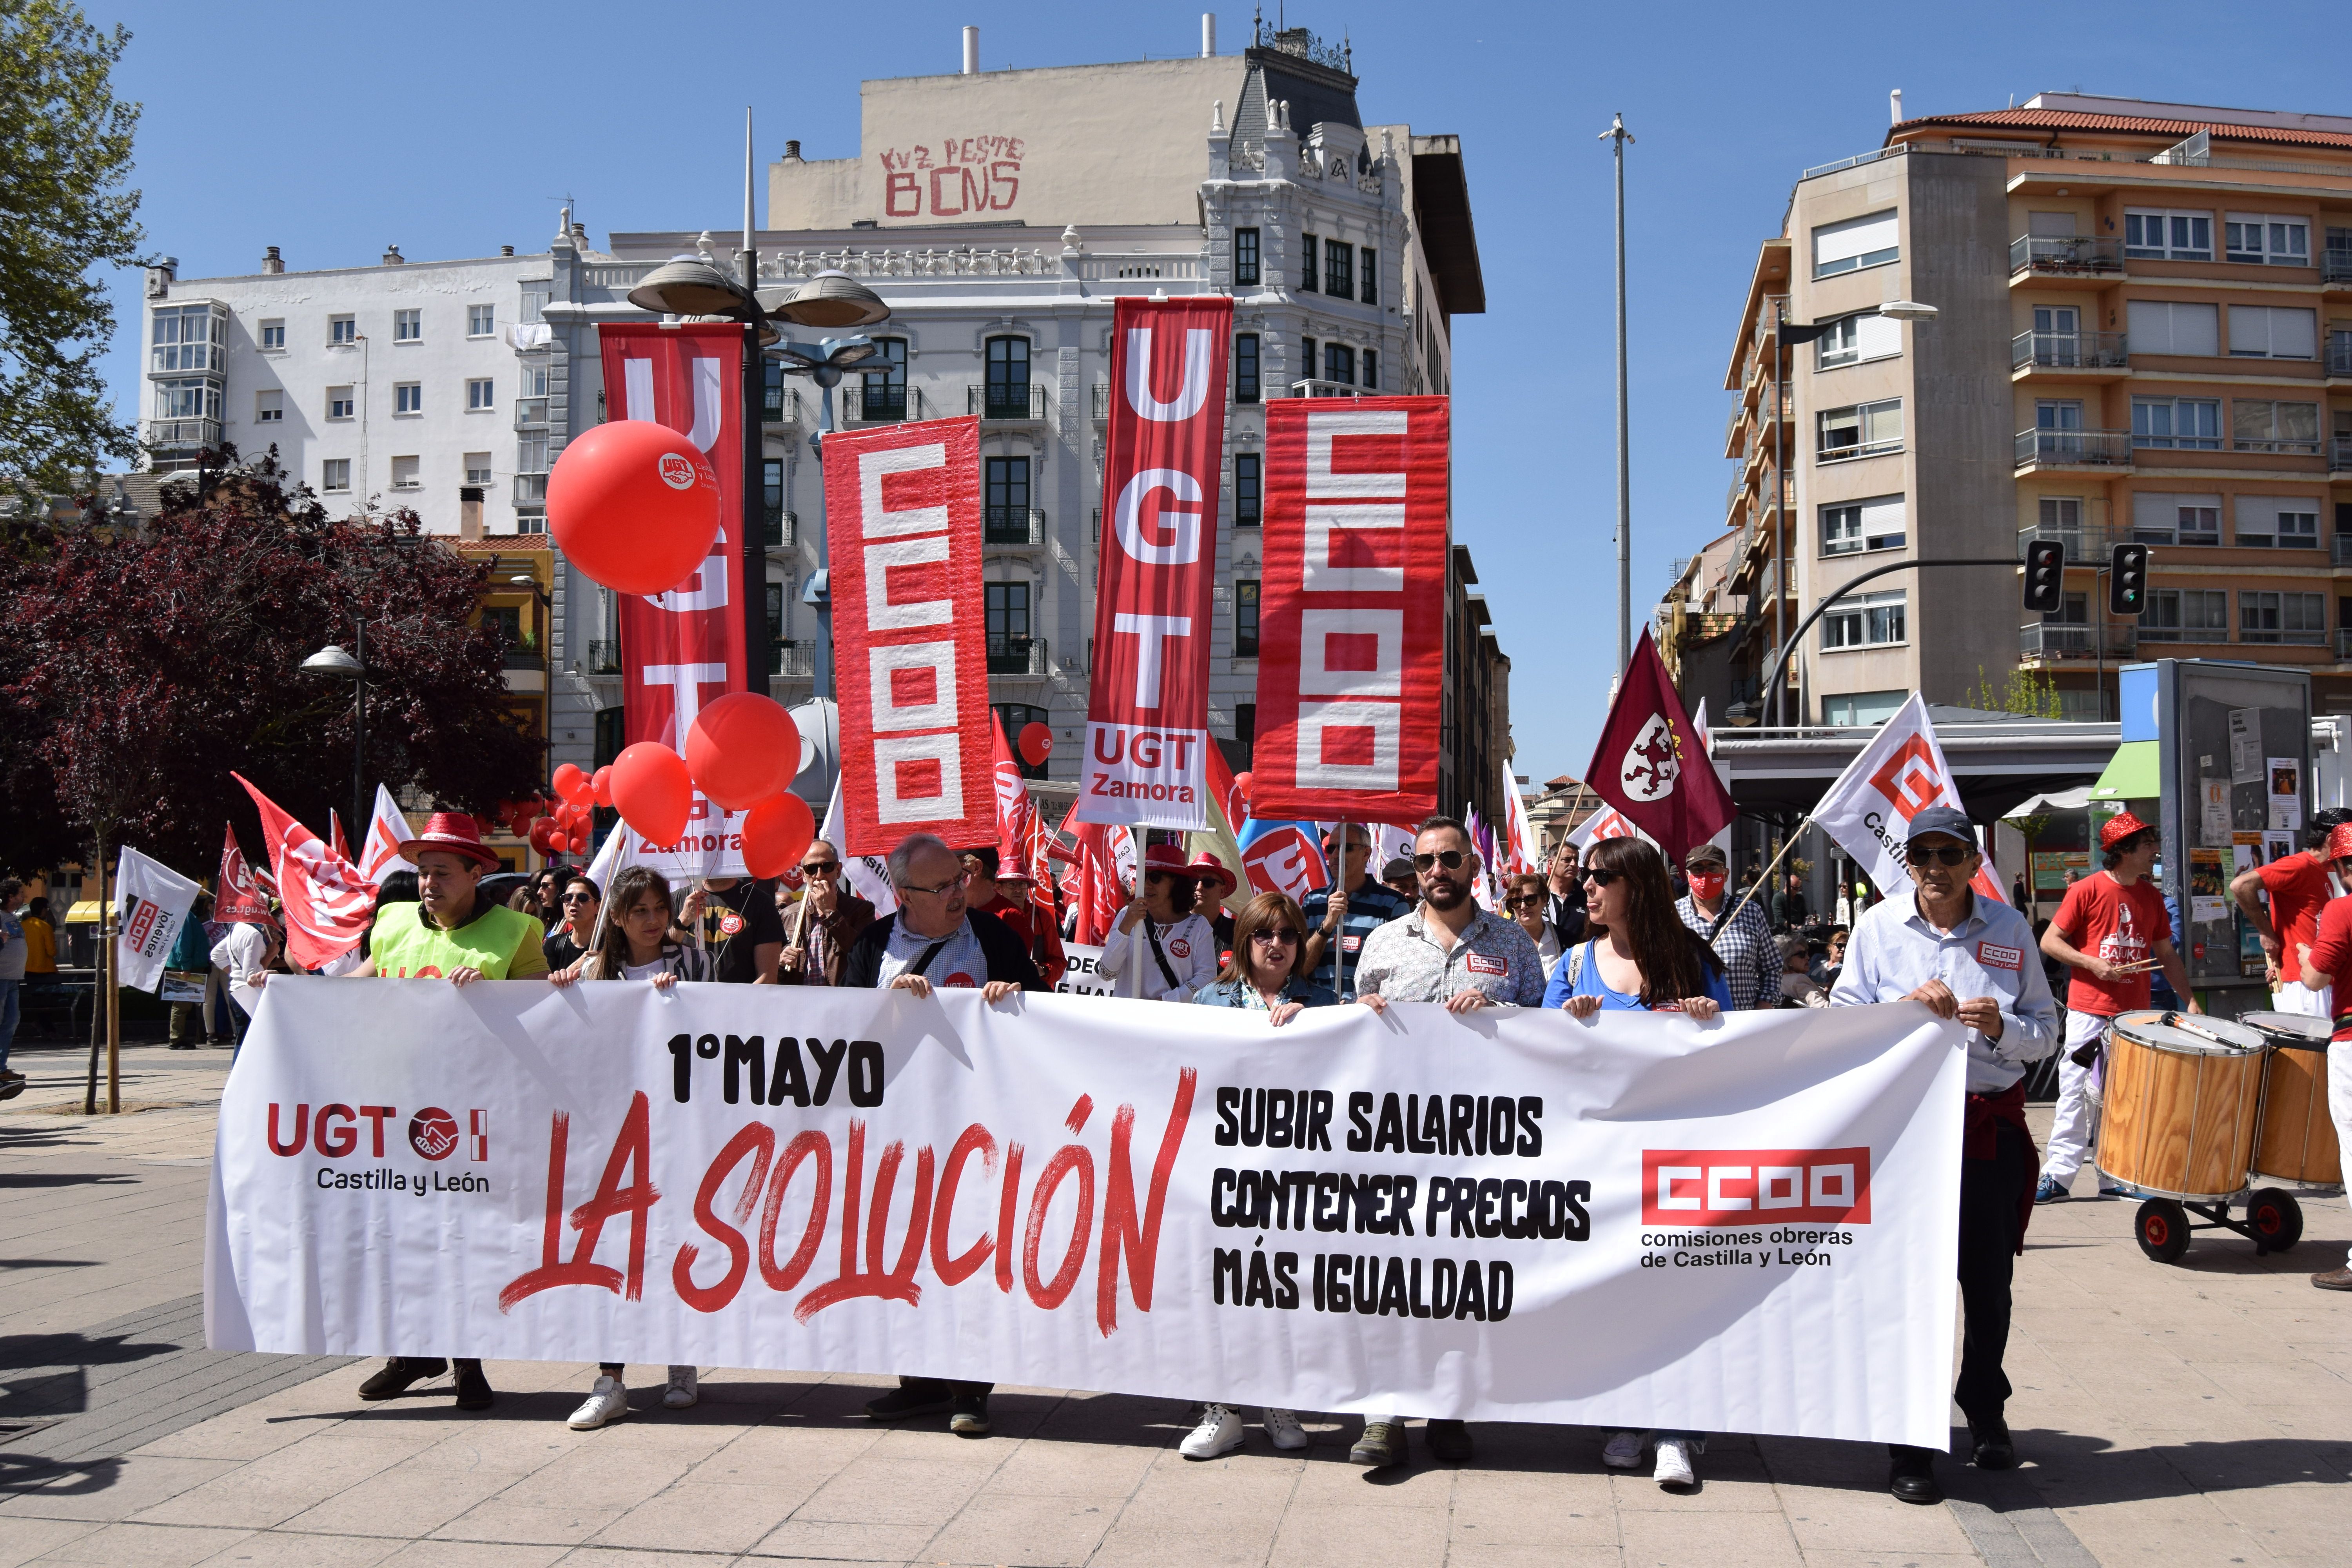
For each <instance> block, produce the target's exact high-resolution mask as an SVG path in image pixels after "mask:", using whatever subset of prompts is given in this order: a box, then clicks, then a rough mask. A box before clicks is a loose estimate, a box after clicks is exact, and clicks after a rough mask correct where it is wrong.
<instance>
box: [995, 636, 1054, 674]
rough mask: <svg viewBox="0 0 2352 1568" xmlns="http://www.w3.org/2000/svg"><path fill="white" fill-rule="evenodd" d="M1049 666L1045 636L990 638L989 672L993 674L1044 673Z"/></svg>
mask: <svg viewBox="0 0 2352 1568" xmlns="http://www.w3.org/2000/svg"><path fill="white" fill-rule="evenodd" d="M1048 668H1049V667H1048V665H1047V664H1046V662H1045V638H1044V637H991V638H989V639H988V673H989V674H991V675H1044V674H1045V673H1046V671H1047V669H1048Z"/></svg>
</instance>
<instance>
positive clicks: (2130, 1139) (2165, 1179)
mask: <svg viewBox="0 0 2352 1568" xmlns="http://www.w3.org/2000/svg"><path fill="white" fill-rule="evenodd" d="M2168 1018H2169V1019H2171V1020H2173V1021H2172V1022H2169V1023H2168V1022H2166V1020H2167V1019H2168ZM2266 1045H2267V1042H2266V1041H2265V1040H2264V1039H2263V1036H2262V1034H2261V1033H2260V1032H2259V1031H2257V1030H2254V1029H2251V1028H2248V1027H2246V1026H2243V1025H2240V1024H2232V1023H2229V1022H2226V1021H2224V1020H2222V1019H2219V1018H2202V1017H2192V1016H2184V1015H2179V1014H2167V1013H2160V1012H2141V1013H2121V1014H2118V1015H2116V1019H2115V1021H2114V1023H2113V1024H2112V1025H2110V1026H2108V1030H2107V1067H2106V1103H2105V1107H2104V1109H2103V1110H2102V1111H2101V1114H2100V1122H2099V1155H2098V1167H2099V1172H2100V1173H2101V1174H2102V1175H2105V1176H2106V1177H2108V1178H2109V1179H2110V1180H2113V1181H2116V1182H2120V1183H2122V1184H2124V1185H2125V1186H2127V1187H2130V1188H2131V1189H2133V1190H2134V1191H2135V1192H2137V1193H2140V1194H2144V1195H2147V1196H2152V1197H2166V1198H2177V1199H2180V1200H2183V1201H2187V1202H2198V1203H2219V1202H2221V1200H2222V1199H2224V1198H2229V1197H2233V1196H2235V1195H2236V1194H2239V1193H2241V1192H2243V1191H2244V1190H2245V1186H2246V1172H2247V1171H2248V1170H2249V1169H2251V1168H2252V1158H2253V1149H2254V1122H2255V1118H2256V1114H2257V1112H2258V1110H2259V1109H2260V1106H2261V1100H2262V1087H2263V1060H2264V1058H2266V1057H2268V1056H2270V1055H2272V1054H2273V1053H2272V1052H2270V1051H2269V1050H2267V1049H2266V1048H2265V1047H2266Z"/></svg>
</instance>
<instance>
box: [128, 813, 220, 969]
mask: <svg viewBox="0 0 2352 1568" xmlns="http://www.w3.org/2000/svg"><path fill="white" fill-rule="evenodd" d="M202 891H204V889H202V888H199V887H197V886H196V884H195V883H194V882H191V881H190V880H188V879H186V878H185V877H183V876H181V875H180V874H179V873H178V872H177V871H174V870H173V869H172V868H170V867H169V866H166V865H164V864H163V863H162V862H161V861H157V860H150V859H149V858H147V857H146V856H144V855H142V854H141V853H139V851H138V850H136V849H131V848H127V847H126V848H125V849H124V850H123V851H122V858H121V860H119V861H117V862H116V863H115V871H114V930H115V938H114V973H115V982H116V984H121V985H128V986H130V987H131V989H133V990H135V991H152V990H154V989H155V988H156V987H157V986H159V985H161V984H163V961H164V960H165V959H167V958H169V957H170V956H171V954H172V944H173V943H174V942H178V941H179V940H180V927H181V926H182V925H183V924H184V923H185V921H187V918H188V907H189V906H190V905H191V904H194V902H195V901H196V895H197V894H198V893H200V892H202Z"/></svg>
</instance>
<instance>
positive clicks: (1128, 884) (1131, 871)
mask: <svg viewBox="0 0 2352 1568" xmlns="http://www.w3.org/2000/svg"><path fill="white" fill-rule="evenodd" d="M1062 831H1063V832H1064V833H1065V834H1067V835H1068V836H1069V837H1070V839H1071V846H1070V847H1058V846H1057V849H1058V853H1057V854H1056V856H1055V858H1057V859H1060V860H1063V861H1065V862H1066V863H1067V864H1068V865H1069V867H1070V874H1069V876H1068V878H1067V879H1066V880H1065V881H1064V882H1063V884H1062V890H1063V892H1064V893H1065V894H1066V896H1067V897H1068V899H1069V900H1070V903H1071V907H1072V908H1074V909H1075V910H1076V911H1077V925H1076V931H1074V933H1073V935H1072V940H1073V941H1075V942H1080V943H1083V944H1085V945H1087V946H1089V947H1092V946H1097V945H1099V944H1100V943H1101V942H1103V940H1104V939H1105V938H1107V937H1108V936H1109V934H1110V927H1111V922H1112V921H1115V920H1117V919H1118V912H1119V910H1123V909H1125V908H1126V907H1127V904H1128V899H1129V891H1130V889H1133V888H1134V886H1135V835H1134V834H1133V833H1132V832H1130V831H1129V829H1127V828H1125V827H1121V826H1118V825H1116V824H1114V823H1104V822H1081V821H1079V820H1078V808H1077V806H1076V805H1072V806H1071V807H1070V814H1069V816H1066V818H1064V819H1063V822H1062Z"/></svg>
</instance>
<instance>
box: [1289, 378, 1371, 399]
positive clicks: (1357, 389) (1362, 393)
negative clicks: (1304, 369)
mask: <svg viewBox="0 0 2352 1568" xmlns="http://www.w3.org/2000/svg"><path fill="white" fill-rule="evenodd" d="M1290 395H1291V396H1293V397H1370V396H1371V395H1372V393H1371V390H1370V388H1369V387H1362V386H1356V385H1353V384H1349V383H1348V382H1344V381H1294V382H1292V383H1291V384H1290Z"/></svg>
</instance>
